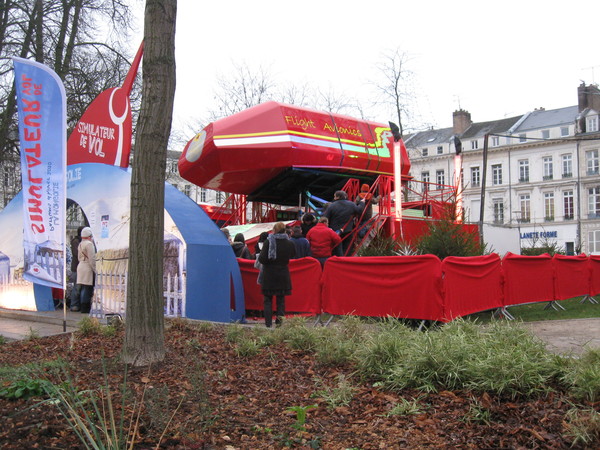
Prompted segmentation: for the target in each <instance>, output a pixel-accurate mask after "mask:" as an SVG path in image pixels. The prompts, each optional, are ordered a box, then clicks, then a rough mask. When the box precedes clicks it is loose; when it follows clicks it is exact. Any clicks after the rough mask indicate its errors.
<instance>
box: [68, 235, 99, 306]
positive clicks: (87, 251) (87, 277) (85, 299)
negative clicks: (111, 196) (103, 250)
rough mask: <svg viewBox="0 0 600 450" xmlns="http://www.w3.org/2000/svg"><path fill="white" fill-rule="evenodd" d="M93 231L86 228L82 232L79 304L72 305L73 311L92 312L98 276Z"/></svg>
mask: <svg viewBox="0 0 600 450" xmlns="http://www.w3.org/2000/svg"><path fill="white" fill-rule="evenodd" d="M92 237H93V236H92V230H91V228H89V227H85V228H84V229H83V230H81V243H80V244H79V247H78V248H77V255H78V258H79V264H77V284H78V287H79V302H77V304H75V305H71V311H81V312H82V313H84V314H88V313H89V312H90V308H91V306H92V296H93V295H94V282H95V274H96V247H95V245H94V242H93V241H92Z"/></svg>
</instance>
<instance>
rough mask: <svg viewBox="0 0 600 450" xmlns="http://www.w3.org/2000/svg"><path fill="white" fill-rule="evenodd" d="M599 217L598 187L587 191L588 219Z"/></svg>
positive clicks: (599, 197) (599, 187)
mask: <svg viewBox="0 0 600 450" xmlns="http://www.w3.org/2000/svg"><path fill="white" fill-rule="evenodd" d="M599 217H600V186H596V187H593V188H589V189H588V218H589V219H597V218H599Z"/></svg>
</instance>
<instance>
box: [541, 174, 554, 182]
mask: <svg viewBox="0 0 600 450" xmlns="http://www.w3.org/2000/svg"><path fill="white" fill-rule="evenodd" d="M553 179H554V175H544V176H543V177H542V180H544V181H548V180H553Z"/></svg>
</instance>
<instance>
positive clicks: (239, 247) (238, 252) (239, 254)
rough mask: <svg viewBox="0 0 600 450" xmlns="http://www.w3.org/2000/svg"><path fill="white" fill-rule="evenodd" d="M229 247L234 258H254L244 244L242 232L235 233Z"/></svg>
mask: <svg viewBox="0 0 600 450" xmlns="http://www.w3.org/2000/svg"><path fill="white" fill-rule="evenodd" d="M231 248H232V249H233V253H235V257H236V258H242V259H254V258H253V257H252V254H251V253H250V249H249V248H248V246H247V245H246V239H245V238H244V235H243V234H242V233H238V234H236V235H235V237H234V238H233V242H232V243H231Z"/></svg>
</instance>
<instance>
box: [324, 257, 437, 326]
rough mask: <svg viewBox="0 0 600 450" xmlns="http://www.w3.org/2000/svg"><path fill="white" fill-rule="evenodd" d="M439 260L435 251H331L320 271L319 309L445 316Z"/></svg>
mask: <svg viewBox="0 0 600 450" xmlns="http://www.w3.org/2000/svg"><path fill="white" fill-rule="evenodd" d="M441 266H442V264H441V262H440V260H439V258H438V257H437V256H433V255H420V256H373V257H360V258H356V257H346V258H344V257H341V258H340V257H332V258H330V259H328V260H327V262H326V263H325V269H324V271H323V291H322V299H323V311H324V312H327V313H329V314H335V315H356V316H372V317H387V316H392V317H399V318H406V319H427V320H444V314H443V313H444V311H443V302H442V289H441V281H442V279H441V275H442V273H441Z"/></svg>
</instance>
